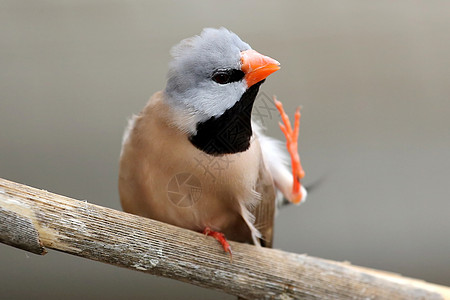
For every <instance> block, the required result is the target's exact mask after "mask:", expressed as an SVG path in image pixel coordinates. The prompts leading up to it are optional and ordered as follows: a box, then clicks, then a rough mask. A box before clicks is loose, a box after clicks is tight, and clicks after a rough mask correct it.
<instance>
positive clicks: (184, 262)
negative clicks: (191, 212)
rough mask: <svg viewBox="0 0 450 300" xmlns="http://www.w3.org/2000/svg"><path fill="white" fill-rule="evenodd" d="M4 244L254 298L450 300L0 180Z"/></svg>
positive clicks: (440, 292) (446, 294) (389, 278)
mask: <svg viewBox="0 0 450 300" xmlns="http://www.w3.org/2000/svg"><path fill="white" fill-rule="evenodd" d="M0 220H1V223H0V242H2V243H5V244H8V245H12V246H15V247H18V248H21V249H24V250H27V251H30V252H33V253H36V254H45V253H46V250H45V248H51V249H55V250H59V251H62V252H66V253H70V254H73V255H77V256H81V257H84V258H88V259H92V260H97V261H101V262H105V263H109V264H113V265H116V266H120V267H125V268H129V269H134V270H139V271H142V272H146V273H150V274H154V275H158V276H164V277H168V278H173V279H177V280H181V281H184V282H189V283H192V284H195V285H198V286H202V287H206V288H211V289H216V290H221V291H224V292H226V293H229V294H232V295H236V296H240V297H243V298H247V299H261V298H267V299H291V298H295V299H298V298H304V299H314V298H320V299H325V298H370V299H372V298H381V299H450V288H448V287H444V286H438V285H434V284H429V283H426V282H424V281H419V280H414V279H408V278H404V277H401V276H398V275H395V274H391V273H386V272H381V271H375V270H371V269H367V268H361V267H356V266H352V265H350V264H348V263H340V262H334V261H330V260H324V259H320V258H315V257H310V256H306V255H299V254H294V253H287V252H283V251H280V250H276V249H267V248H259V247H255V246H252V245H247V244H241V243H235V242H231V243H230V244H231V246H232V248H233V263H230V261H229V258H228V256H227V255H226V254H225V253H224V252H223V250H222V248H221V247H220V246H219V245H218V243H217V242H216V241H215V240H214V239H213V238H210V237H206V236H204V235H202V234H199V233H196V232H193V231H190V230H186V229H183V228H178V227H175V226H171V225H168V224H165V223H161V222H158V221H154V220H150V219H147V218H142V217H138V216H134V215H131V214H127V213H124V212H120V211H116V210H113V209H109V208H105V207H101V206H97V205H94V204H90V203H87V202H84V201H78V200H74V199H71V198H67V197H64V196H60V195H57V194H53V193H49V192H47V191H44V190H39V189H35V188H32V187H29V186H25V185H22V184H18V183H14V182H11V181H7V180H4V179H0Z"/></svg>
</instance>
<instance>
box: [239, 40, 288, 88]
mask: <svg viewBox="0 0 450 300" xmlns="http://www.w3.org/2000/svg"><path fill="white" fill-rule="evenodd" d="M241 63H242V66H241V70H242V71H243V72H244V73H245V80H246V81H247V86H248V87H251V86H252V85H254V84H255V83H257V82H260V81H261V80H263V79H265V78H267V76H269V75H270V74H272V73H273V72H276V71H278V70H279V69H280V63H279V62H277V61H276V60H275V59H273V58H270V57H268V56H265V55H262V54H260V53H258V52H256V51H255V50H252V49H250V50H245V51H242V52H241Z"/></svg>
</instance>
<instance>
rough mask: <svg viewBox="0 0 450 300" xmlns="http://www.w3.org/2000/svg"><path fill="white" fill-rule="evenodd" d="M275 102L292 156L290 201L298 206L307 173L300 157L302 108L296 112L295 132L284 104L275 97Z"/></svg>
mask: <svg viewBox="0 0 450 300" xmlns="http://www.w3.org/2000/svg"><path fill="white" fill-rule="evenodd" d="M273 101H274V102H275V106H276V107H277V109H278V111H279V112H280V115H281V119H282V120H283V123H281V122H280V123H279V125H280V129H281V131H283V133H284V136H285V137H286V146H287V149H288V151H289V154H290V156H291V164H292V176H293V177H294V184H293V186H292V199H290V201H291V202H292V203H295V204H298V203H300V201H301V200H302V197H303V195H302V191H301V183H300V180H301V179H302V178H303V177H304V176H305V171H303V167H302V164H301V163H300V156H299V155H298V132H299V129H300V107H299V108H297V111H296V112H295V123H294V130H292V127H291V122H290V121H289V117H288V115H287V114H286V113H285V111H284V109H283V104H281V102H280V101H278V100H277V98H276V97H275V96H274V97H273Z"/></svg>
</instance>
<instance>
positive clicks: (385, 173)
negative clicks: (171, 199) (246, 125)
mask: <svg viewBox="0 0 450 300" xmlns="http://www.w3.org/2000/svg"><path fill="white" fill-rule="evenodd" d="M449 16H450V2H448V1H321V2H318V1H288V2H281V1H277V2H275V1H273V2H267V3H261V2H260V1H225V2H220V3H219V2H214V1H210V2H207V1H190V2H182V1H152V2H150V1H101V0H97V1H80V0H79V1H61V0H60V1H5V0H4V1H1V2H0V128H1V129H0V177H3V178H6V179H9V180H14V181H18V182H21V183H24V184H28V185H31V186H35V187H39V188H42V189H47V190H49V191H52V192H56V193H60V194H63V195H67V196H70V197H74V198H76V199H81V200H84V199H86V200H88V201H89V202H93V203H96V204H100V205H103V206H107V207H112V208H115V209H120V205H119V198H118V194H117V187H116V181H117V172H118V156H119V151H120V144H121V136H122V132H123V128H124V126H125V124H126V120H127V118H128V117H129V116H130V115H131V114H132V113H136V112H138V111H139V110H140V109H141V108H142V107H143V106H144V104H145V103H146V101H147V99H148V98H149V97H150V95H151V94H152V93H154V92H156V91H158V90H160V89H162V88H164V86H165V76H166V72H167V64H168V62H169V59H170V57H169V49H170V47H171V46H173V45H174V44H176V43H177V42H178V41H180V40H181V39H183V38H186V37H189V36H192V35H194V34H198V33H199V32H200V31H201V29H202V28H203V27H219V26H225V27H227V28H229V29H230V30H232V31H234V32H236V33H237V34H238V35H239V36H240V37H241V38H242V39H243V40H244V41H246V42H248V43H249V44H250V45H252V47H253V48H254V49H256V50H258V51H259V52H261V53H263V54H267V55H270V56H272V57H274V58H276V59H277V60H279V61H280V62H281V64H282V69H281V70H280V71H279V72H277V73H276V74H274V75H272V76H271V77H270V78H269V79H268V80H267V82H266V83H265V84H264V85H263V87H262V91H263V92H264V93H265V94H267V95H272V94H276V95H277V96H278V98H279V99H280V100H282V101H284V103H285V105H286V107H287V110H288V111H289V112H291V116H292V115H293V112H294V110H295V107H296V106H298V105H302V107H303V111H302V112H303V114H302V124H301V132H300V135H301V136H300V153H301V156H302V160H303V164H304V167H305V170H306V172H307V175H306V178H305V183H306V184H308V183H310V184H311V183H314V182H316V181H317V180H321V179H322V178H324V180H323V182H322V184H321V185H320V187H318V188H317V189H316V190H314V192H313V193H311V194H310V197H309V199H308V201H307V202H306V203H305V204H304V205H302V206H300V207H290V208H287V209H284V210H283V211H281V212H280V214H279V216H278V218H277V220H276V235H275V247H276V248H280V249H283V250H286V251H291V252H297V253H307V254H309V255H313V256H318V257H323V258H328V259H334V260H339V261H343V260H347V261H350V262H352V263H354V264H357V265H362V266H367V267H373V268H378V269H383V270H387V271H392V272H396V273H401V274H403V275H407V276H412V277H417V278H421V279H425V280H427V281H431V282H435V283H440V284H445V285H450V192H449V188H448V186H449V179H450V176H449V175H450V128H449V127H450V99H449V96H450V84H449V80H450V17H449ZM257 105H258V103H257ZM264 121H266V126H267V128H268V132H269V134H270V135H273V136H277V137H279V138H282V135H281V132H280V131H279V129H278V126H277V122H278V117H272V118H268V117H266V119H265V120H264ZM0 266H1V268H0V282H1V288H0V298H1V299H28V298H31V297H33V298H44V297H45V298H46V299H102V298H104V299H125V298H126V299H149V298H150V299H151V298H155V299H156V298H161V299H163V298H165V299H198V298H199V295H202V297H201V298H203V299H222V298H223V299H234V298H233V297H231V296H228V295H224V294H222V293H219V292H215V291H209V290H205V289H202V288H198V287H195V286H191V285H188V284H184V283H179V282H176V281H172V280H168V279H163V278H158V277H155V276H149V275H145V274H142V273H138V272H133V271H129V270H125V269H120V268H117V267H113V266H109V265H104V264H101V263H96V262H92V261H88V260H85V259H81V258H78V257H73V256H69V255H65V254H62V253H58V252H56V251H50V253H48V254H47V255H46V256H44V257H40V256H35V255H32V254H27V253H25V252H23V251H21V250H17V249H15V248H11V247H8V246H6V245H3V244H0Z"/></svg>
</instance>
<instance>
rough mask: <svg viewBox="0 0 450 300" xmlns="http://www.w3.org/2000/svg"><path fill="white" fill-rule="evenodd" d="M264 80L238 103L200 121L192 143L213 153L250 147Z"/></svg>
mask: <svg viewBox="0 0 450 300" xmlns="http://www.w3.org/2000/svg"><path fill="white" fill-rule="evenodd" d="M263 82H264V80H261V81H260V82H258V83H255V84H254V85H252V86H251V87H250V88H248V89H247V90H246V91H245V93H244V94H243V95H242V97H241V99H239V101H238V102H236V103H235V104H234V106H232V107H230V108H229V109H227V110H226V111H225V112H224V113H223V114H222V115H221V116H219V117H212V118H210V119H208V120H206V121H205V122H202V123H198V124H197V134H196V135H193V136H190V137H189V140H190V141H191V143H192V144H193V145H194V146H195V147H197V148H198V149H200V150H202V151H203V152H206V153H208V154H211V155H222V154H231V153H238V152H243V151H245V150H247V149H248V148H249V147H250V138H251V137H252V124H251V116H252V108H253V103H254V102H255V99H256V95H257V94H258V91H259V87H260V85H261V84H262V83H263Z"/></svg>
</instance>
